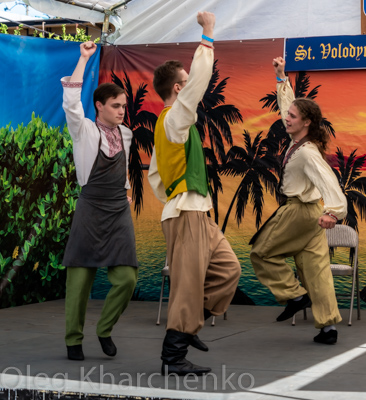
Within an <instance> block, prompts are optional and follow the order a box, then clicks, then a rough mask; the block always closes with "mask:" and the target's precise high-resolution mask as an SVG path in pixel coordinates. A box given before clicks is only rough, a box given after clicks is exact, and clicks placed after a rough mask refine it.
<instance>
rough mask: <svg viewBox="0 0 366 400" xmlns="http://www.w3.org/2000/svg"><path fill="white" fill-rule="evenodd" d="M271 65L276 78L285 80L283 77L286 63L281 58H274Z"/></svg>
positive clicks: (284, 76)
mask: <svg viewBox="0 0 366 400" xmlns="http://www.w3.org/2000/svg"><path fill="white" fill-rule="evenodd" d="M272 64H273V67H274V71H275V74H276V76H277V78H280V79H286V75H285V65H286V61H285V60H284V59H283V58H282V57H276V58H274V59H273V61H272Z"/></svg>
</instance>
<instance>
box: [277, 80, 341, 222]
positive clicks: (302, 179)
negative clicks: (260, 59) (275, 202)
mask: <svg viewBox="0 0 366 400" xmlns="http://www.w3.org/2000/svg"><path fill="white" fill-rule="evenodd" d="M293 101H294V93H293V90H292V88H291V86H290V83H289V82H288V80H287V81H286V82H285V83H278V84H277V102H278V105H279V107H280V110H281V117H282V121H283V123H284V124H285V126H286V123H285V118H286V116H287V113H288V109H289V108H290V105H291V103H292V102H293ZM293 144H294V141H291V143H290V146H289V149H290V148H291V146H292V145H293ZM287 151H289V150H287ZM281 191H282V193H283V194H284V195H286V196H288V197H297V198H298V199H299V200H301V201H302V202H303V203H317V202H318V201H319V200H320V199H321V198H323V201H324V214H333V215H335V216H336V217H337V218H338V219H343V218H344V217H345V216H346V215H347V199H346V196H345V195H344V194H343V193H342V190H341V188H340V186H339V183H338V180H337V177H336V175H335V174H334V172H333V171H332V169H331V167H330V166H329V164H328V163H327V162H326V161H325V160H324V158H323V157H322V155H321V154H320V151H319V150H318V147H317V146H316V144H314V143H312V142H305V143H304V144H303V145H302V146H300V147H299V148H298V149H296V150H295V152H294V153H293V154H292V156H291V158H290V160H289V161H288V163H287V164H286V166H285V170H284V175H283V180H282V187H281Z"/></svg>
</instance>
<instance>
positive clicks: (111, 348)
mask: <svg viewBox="0 0 366 400" xmlns="http://www.w3.org/2000/svg"><path fill="white" fill-rule="evenodd" d="M98 339H99V342H100V344H101V346H102V350H103V353H104V354H106V355H107V356H109V357H114V356H115V355H116V354H117V347H116V346H115V344H114V343H113V340H112V338H111V337H110V336H109V337H100V336H98Z"/></svg>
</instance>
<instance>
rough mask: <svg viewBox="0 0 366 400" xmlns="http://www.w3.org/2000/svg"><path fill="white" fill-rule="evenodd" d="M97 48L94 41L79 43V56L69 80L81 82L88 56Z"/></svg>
mask: <svg viewBox="0 0 366 400" xmlns="http://www.w3.org/2000/svg"><path fill="white" fill-rule="evenodd" d="M96 49H97V45H96V44H95V43H94V42H91V41H89V42H85V43H81V45H80V58H79V61H78V63H77V64H76V67H75V69H74V72H73V73H72V75H71V78H70V81H69V82H82V81H83V77H84V72H85V67H86V64H87V63H88V61H89V58H90V57H91V56H92V55H93V54H94V53H95V50H96Z"/></svg>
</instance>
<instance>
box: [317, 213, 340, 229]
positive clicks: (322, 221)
mask: <svg viewBox="0 0 366 400" xmlns="http://www.w3.org/2000/svg"><path fill="white" fill-rule="evenodd" d="M336 223H337V222H336V221H335V219H334V218H332V217H331V216H329V215H323V216H321V217H320V218H319V220H318V224H319V226H320V227H321V228H323V229H333V228H334V227H335V226H336Z"/></svg>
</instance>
